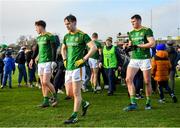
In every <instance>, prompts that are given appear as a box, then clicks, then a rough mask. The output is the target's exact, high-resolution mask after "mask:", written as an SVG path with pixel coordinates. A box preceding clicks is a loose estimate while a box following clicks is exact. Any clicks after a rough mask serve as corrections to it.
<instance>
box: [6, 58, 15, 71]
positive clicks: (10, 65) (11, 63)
mask: <svg viewBox="0 0 180 128" xmlns="http://www.w3.org/2000/svg"><path fill="white" fill-rule="evenodd" d="M3 62H4V71H5V72H11V71H14V70H15V60H14V59H13V58H12V57H5V58H4V60H3Z"/></svg>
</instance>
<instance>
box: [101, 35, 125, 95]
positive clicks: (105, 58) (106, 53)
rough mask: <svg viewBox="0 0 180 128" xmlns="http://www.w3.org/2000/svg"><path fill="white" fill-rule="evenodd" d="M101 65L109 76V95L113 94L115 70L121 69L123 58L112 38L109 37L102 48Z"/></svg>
mask: <svg viewBox="0 0 180 128" xmlns="http://www.w3.org/2000/svg"><path fill="white" fill-rule="evenodd" d="M100 58H101V59H100V63H99V67H100V68H101V67H102V66H103V67H104V68H105V73H106V76H107V78H108V83H109V89H108V96H111V95H113V93H114V91H115V89H116V88H115V71H116V69H118V70H121V66H122V59H121V56H120V52H119V50H118V48H117V47H116V46H114V45H112V38H111V37H108V38H107V39H106V42H105V46H104V48H103V50H102V55H101V57H100Z"/></svg>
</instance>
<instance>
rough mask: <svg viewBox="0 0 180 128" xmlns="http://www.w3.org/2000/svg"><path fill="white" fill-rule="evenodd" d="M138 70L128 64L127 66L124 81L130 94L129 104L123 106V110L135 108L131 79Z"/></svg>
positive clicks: (133, 88)
mask: <svg viewBox="0 0 180 128" xmlns="http://www.w3.org/2000/svg"><path fill="white" fill-rule="evenodd" d="M138 70H139V69H138V68H135V67H130V66H128V68H127V74H126V83H127V87H128V92H129V95H130V105H129V106H127V107H126V108H124V110H125V111H131V110H135V109H137V104H136V98H135V87H134V82H133V80H134V77H135V75H136V73H137V72H138Z"/></svg>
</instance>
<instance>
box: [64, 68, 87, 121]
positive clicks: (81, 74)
mask: <svg viewBox="0 0 180 128" xmlns="http://www.w3.org/2000/svg"><path fill="white" fill-rule="evenodd" d="M71 80H72V86H71V87H72V88H71V87H70V85H68V86H67V85H66V88H67V89H69V92H68V93H69V96H71V94H72V92H71V89H72V90H73V98H74V109H73V113H72V115H71V117H70V118H69V119H68V120H66V121H65V122H64V123H66V124H71V123H76V122H77V120H78V118H77V116H78V112H79V109H80V106H81V105H82V116H85V114H86V111H87V109H88V107H89V102H87V101H84V100H82V97H81V87H82V84H83V81H84V80H85V67H82V68H79V69H75V70H74V71H73V72H72V79H71Z"/></svg>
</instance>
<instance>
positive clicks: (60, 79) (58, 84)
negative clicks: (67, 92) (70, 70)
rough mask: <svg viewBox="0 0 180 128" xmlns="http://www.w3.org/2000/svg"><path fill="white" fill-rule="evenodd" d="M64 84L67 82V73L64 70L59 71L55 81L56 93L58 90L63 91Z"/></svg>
mask: <svg viewBox="0 0 180 128" xmlns="http://www.w3.org/2000/svg"><path fill="white" fill-rule="evenodd" d="M64 82H65V72H64V70H62V69H58V71H57V73H56V75H55V77H54V81H53V85H54V88H55V90H56V93H57V92H58V89H62V87H63V85H64Z"/></svg>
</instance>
